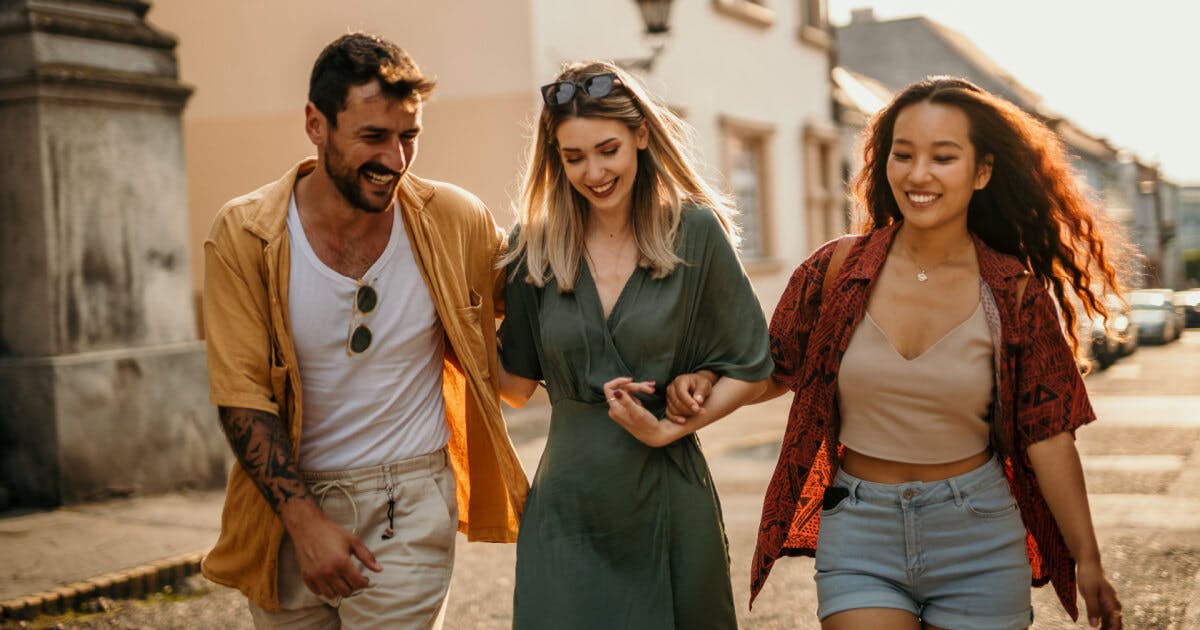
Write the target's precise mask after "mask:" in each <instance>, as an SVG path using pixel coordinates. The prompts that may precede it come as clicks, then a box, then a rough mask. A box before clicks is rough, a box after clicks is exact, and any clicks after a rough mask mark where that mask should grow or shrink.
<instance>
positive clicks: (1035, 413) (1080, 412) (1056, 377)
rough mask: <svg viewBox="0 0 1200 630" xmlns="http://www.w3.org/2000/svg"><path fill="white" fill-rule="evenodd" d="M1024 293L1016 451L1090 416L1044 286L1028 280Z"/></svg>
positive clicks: (1080, 423) (1089, 406) (1080, 379)
mask: <svg viewBox="0 0 1200 630" xmlns="http://www.w3.org/2000/svg"><path fill="white" fill-rule="evenodd" d="M1027 293H1028V295H1027V296H1026V299H1025V302H1026V303H1025V304H1023V305H1022V306H1021V322H1020V325H1021V327H1022V329H1023V331H1024V333H1025V334H1024V336H1023V338H1022V339H1021V342H1020V344H1021V345H1020V348H1019V350H1018V355H1017V357H1018V358H1017V360H1018V364H1017V409H1016V419H1017V431H1018V439H1019V444H1018V445H1017V446H1018V448H1019V449H1020V450H1022V451H1023V450H1025V449H1026V448H1029V446H1030V445H1031V444H1035V443H1037V442H1040V441H1042V440H1045V439H1047V438H1051V437H1054V436H1055V435H1058V434H1059V433H1062V432H1064V431H1074V430H1075V429H1078V428H1079V427H1081V426H1083V425H1084V424H1087V423H1089V422H1091V421H1092V420H1095V419H1096V414H1095V412H1094V411H1092V403H1091V401H1089V400H1088V396H1087V390H1086V389H1085V388H1084V385H1083V377H1082V376H1080V374H1079V366H1078V365H1077V364H1076V363H1075V355H1074V354H1073V353H1072V352H1071V348H1070V346H1069V345H1067V339H1066V337H1065V336H1064V334H1063V330H1062V325H1061V324H1060V323H1059V318H1058V312H1057V310H1056V309H1055V307H1054V301H1053V300H1052V299H1051V297H1050V292H1049V291H1047V290H1046V288H1045V287H1044V286H1042V285H1041V284H1039V283H1037V282H1036V281H1031V282H1030V283H1029V286H1028V291H1027Z"/></svg>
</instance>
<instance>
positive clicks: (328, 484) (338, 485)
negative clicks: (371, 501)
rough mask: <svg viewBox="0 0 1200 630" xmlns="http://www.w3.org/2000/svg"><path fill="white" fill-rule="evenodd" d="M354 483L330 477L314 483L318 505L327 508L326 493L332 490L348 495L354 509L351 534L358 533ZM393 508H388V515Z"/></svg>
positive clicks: (347, 498) (313, 489)
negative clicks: (351, 491)
mask: <svg viewBox="0 0 1200 630" xmlns="http://www.w3.org/2000/svg"><path fill="white" fill-rule="evenodd" d="M353 487H354V484H351V483H348V482H345V481H340V480H338V479H329V480H325V481H317V482H314V483H313V485H312V493H313V494H314V495H316V497H317V507H319V508H321V509H322V510H324V509H325V495H326V494H329V491H330V490H334V489H336V490H341V491H342V494H344V495H346V500H347V501H349V502H350V507H351V508H352V509H353V510H354V529H351V530H350V533H351V534H354V535H355V536H357V535H358V503H356V502H355V501H354V497H353V496H352V495H351V494H350V490H349V488H353ZM391 512H392V511H391V508H389V509H388V516H391Z"/></svg>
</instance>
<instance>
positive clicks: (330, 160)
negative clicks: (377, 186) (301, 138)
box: [324, 142, 400, 214]
mask: <svg viewBox="0 0 1200 630" xmlns="http://www.w3.org/2000/svg"><path fill="white" fill-rule="evenodd" d="M324 162H325V174H326V175H328V176H329V179H330V180H331V181H332V182H333V185H334V186H336V187H337V189H338V192H340V193H342V197H344V198H345V199H346V201H347V202H348V203H349V204H350V205H351V206H354V207H355V208H358V209H359V210H362V211H363V212H370V213H372V214H377V213H380V212H385V211H386V210H387V209H388V208H391V207H392V200H393V199H395V198H396V188H397V187H398V186H400V174H399V173H397V172H396V171H393V170H391V169H389V168H387V167H386V166H384V165H382V164H380V163H378V162H367V163H366V164H363V165H362V166H360V167H359V168H357V169H355V168H352V167H350V166H348V165H346V164H345V161H344V158H343V156H342V152H341V151H339V150H338V148H337V145H336V144H334V143H332V142H331V143H329V144H328V145H326V149H325V160H324ZM360 171H370V172H372V173H378V174H380V175H395V176H396V179H395V181H394V182H393V184H392V190H391V192H390V193H389V194H388V196H387V200H386V201H383V202H378V201H376V200H375V199H376V198H375V196H374V195H370V196H368V195H367V194H365V193H363V190H362V186H360V185H359V182H358V178H359V172H360Z"/></svg>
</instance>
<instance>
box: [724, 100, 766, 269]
mask: <svg viewBox="0 0 1200 630" xmlns="http://www.w3.org/2000/svg"><path fill="white" fill-rule="evenodd" d="M772 133H773V128H772V127H771V126H770V125H764V124H761V123H751V122H746V121H739V120H734V119H731V118H728V117H722V118H721V135H722V137H723V138H724V145H725V151H724V154H725V155H724V166H725V168H724V171H725V177H726V181H727V184H728V187H729V192H730V193H732V194H733V196H734V200H735V201H736V202H737V206H738V210H739V214H738V224H739V225H741V227H742V248H741V252H742V257H743V258H744V259H746V260H748V261H754V260H766V259H769V258H771V254H772V250H771V243H770V239H769V237H768V235H769V234H770V228H771V225H770V217H771V212H770V210H771V208H770V199H771V193H770V176H769V171H770V168H769V166H770V164H769V155H770V151H769V148H770V146H769V145H770V139H771V134H772Z"/></svg>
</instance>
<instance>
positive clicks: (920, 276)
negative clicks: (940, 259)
mask: <svg viewBox="0 0 1200 630" xmlns="http://www.w3.org/2000/svg"><path fill="white" fill-rule="evenodd" d="M928 279H929V276H927V275H925V270H924V269H922V270H921V272H920V273H918V274H917V281H918V282H925V281H926V280H928Z"/></svg>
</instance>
